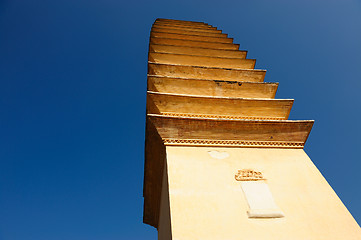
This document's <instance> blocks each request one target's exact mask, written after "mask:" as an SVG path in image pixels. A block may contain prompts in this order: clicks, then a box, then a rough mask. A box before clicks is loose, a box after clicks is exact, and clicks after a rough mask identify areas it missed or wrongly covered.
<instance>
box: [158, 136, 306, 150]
mask: <svg viewBox="0 0 361 240" xmlns="http://www.w3.org/2000/svg"><path fill="white" fill-rule="evenodd" d="M163 143H164V144H165V145H184V146H227V147H233V146H234V147H269V148H303V146H304V144H303V143H302V142H279V141H244V140H209V139H172V138H163Z"/></svg>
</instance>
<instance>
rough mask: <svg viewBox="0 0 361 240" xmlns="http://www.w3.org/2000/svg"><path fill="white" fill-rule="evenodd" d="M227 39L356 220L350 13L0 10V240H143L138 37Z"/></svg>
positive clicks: (7, 6) (213, 7)
mask: <svg viewBox="0 0 361 240" xmlns="http://www.w3.org/2000/svg"><path fill="white" fill-rule="evenodd" d="M158 17H160V18H174V19H184V20H194V21H204V22H207V23H209V24H212V25H215V26H217V27H219V28H220V29H222V30H224V32H225V33H229V34H230V36H231V37H234V39H235V42H236V43H240V44H241V49H246V50H248V51H249V55H248V57H249V58H256V59H257V64H256V67H257V68H261V69H267V70H268V72H267V74H266V81H268V82H279V83H280V87H279V90H278V93H277V98H295V104H294V107H293V110H292V113H291V119H315V120H316V122H315V125H314V127H313V130H312V132H311V135H310V137H309V140H308V143H307V146H306V148H305V150H306V152H307V153H308V154H309V156H310V157H311V159H312V160H313V161H314V163H315V164H316V166H317V167H318V168H319V169H320V170H321V172H322V173H323V175H324V176H325V177H326V179H327V180H328V182H329V183H330V184H331V186H332V187H333V188H334V190H335V191H336V193H337V194H338V195H339V197H340V198H341V199H342V201H343V202H344V204H345V205H346V206H347V208H348V209H349V210H350V212H351V213H352V215H353V216H354V217H355V219H356V220H357V221H358V222H359V223H360V222H361V207H360V202H361V187H360V186H361V177H360V172H361V138H360V136H361V127H360V122H359V121H360V118H361V110H360V103H361V94H360V93H361V1H360V0H339V1H335V0H327V1H326V0H325V1H318V0H312V1H311V0H306V1H290V0H284V1H280V0H274V1H269V0H252V1H248V0H247V1H245V0H244V1H242V0H237V1H227V0H224V1H213V0H211V1H196V0H182V1H170V0H167V1H119V0H118V1H115V0H102V1H95V0H61V1H54V0H48V1H45V0H0V83H1V84H0V240H49V239H50V240H58V239H59V240H60V239H61V240H63V239H64V240H73V239H74V240H82V239H84V240H93V239H94V240H95V239H96V240H99V239H101V240H113V239H127V240H133V239H137V240H138V239H139V240H140V239H142V240H143V239H152V240H154V239H156V230H155V229H154V228H152V227H150V226H147V225H144V224H142V211H143V210H142V205H143V198H142V187H143V147H144V146H143V145H144V120H145V95H146V72H147V51H148V40H149V31H150V28H151V25H152V23H153V21H154V20H155V19H156V18H158Z"/></svg>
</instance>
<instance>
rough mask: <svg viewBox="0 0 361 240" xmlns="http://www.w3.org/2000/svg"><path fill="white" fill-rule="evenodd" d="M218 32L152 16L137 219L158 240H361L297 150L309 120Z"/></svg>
mask: <svg viewBox="0 0 361 240" xmlns="http://www.w3.org/2000/svg"><path fill="white" fill-rule="evenodd" d="M255 63H256V60H255V59H247V51H244V50H239V44H235V43H233V39H232V38H229V37H228V35H227V34H225V33H223V32H222V31H221V30H219V29H218V28H216V27H214V26H211V25H209V24H206V23H203V22H192V21H180V20H171V19H157V20H156V21H155V22H154V24H153V26H152V29H151V33H150V40H149V55H148V79H147V106H146V108H147V113H146V114H147V115H146V141H145V171H144V192H143V195H144V216H143V221H144V223H146V224H149V225H151V226H153V227H155V228H157V230H158V239H159V240H171V239H173V240H239V239H252V240H256V239H262V240H263V239H275V240H276V239H277V240H290V239H292V240H301V239H302V240H308V239H315V240H333V239H335V240H336V239H338V240H339V239H342V240H343V239H350V240H351V239H358V240H360V239H361V231H360V227H359V226H358V224H357V223H356V221H355V220H354V219H353V217H352V216H351V214H350V213H349V212H348V210H347V209H346V207H345V206H344V205H343V203H342V202H341V201H340V199H339V198H338V196H337V195H336V193H335V192H334V191H333V190H332V188H331V187H330V186H329V184H328V183H327V181H326V180H325V179H324V177H323V176H322V175H321V173H320V172H319V171H318V170H317V168H316V167H315V165H314V164H313V162H312V161H311V159H310V158H309V157H308V156H307V154H306V153H305V151H304V150H303V148H304V145H305V142H306V140H307V138H308V136H309V134H310V131H311V128H312V125H313V121H312V120H301V121H300V120H297V121H295V120H288V117H289V114H290V111H291V108H292V104H293V101H294V100H293V99H275V95H276V91H277V87H278V83H268V82H264V78H265V74H266V71H265V70H259V69H254V67H255Z"/></svg>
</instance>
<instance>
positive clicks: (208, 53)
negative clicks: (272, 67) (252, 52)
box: [149, 43, 247, 59]
mask: <svg viewBox="0 0 361 240" xmlns="http://www.w3.org/2000/svg"><path fill="white" fill-rule="evenodd" d="M152 52H156V53H173V54H185V55H194V56H203V57H223V58H238V59H245V58H246V57H247V51H243V50H242V51H240V50H227V49H212V48H200V47H188V46H175V45H163V44H154V43H150V44H149V53H152Z"/></svg>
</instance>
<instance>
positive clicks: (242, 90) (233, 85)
mask: <svg viewBox="0 0 361 240" xmlns="http://www.w3.org/2000/svg"><path fill="white" fill-rule="evenodd" d="M277 87H278V83H266V82H239V81H223V80H207V79H191V78H171V77H161V76H155V75H148V90H149V91H153V92H161V93H170V94H188V95H198V96H213V97H238V98H270V99H272V98H274V97H275V95H276V91H277Z"/></svg>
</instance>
